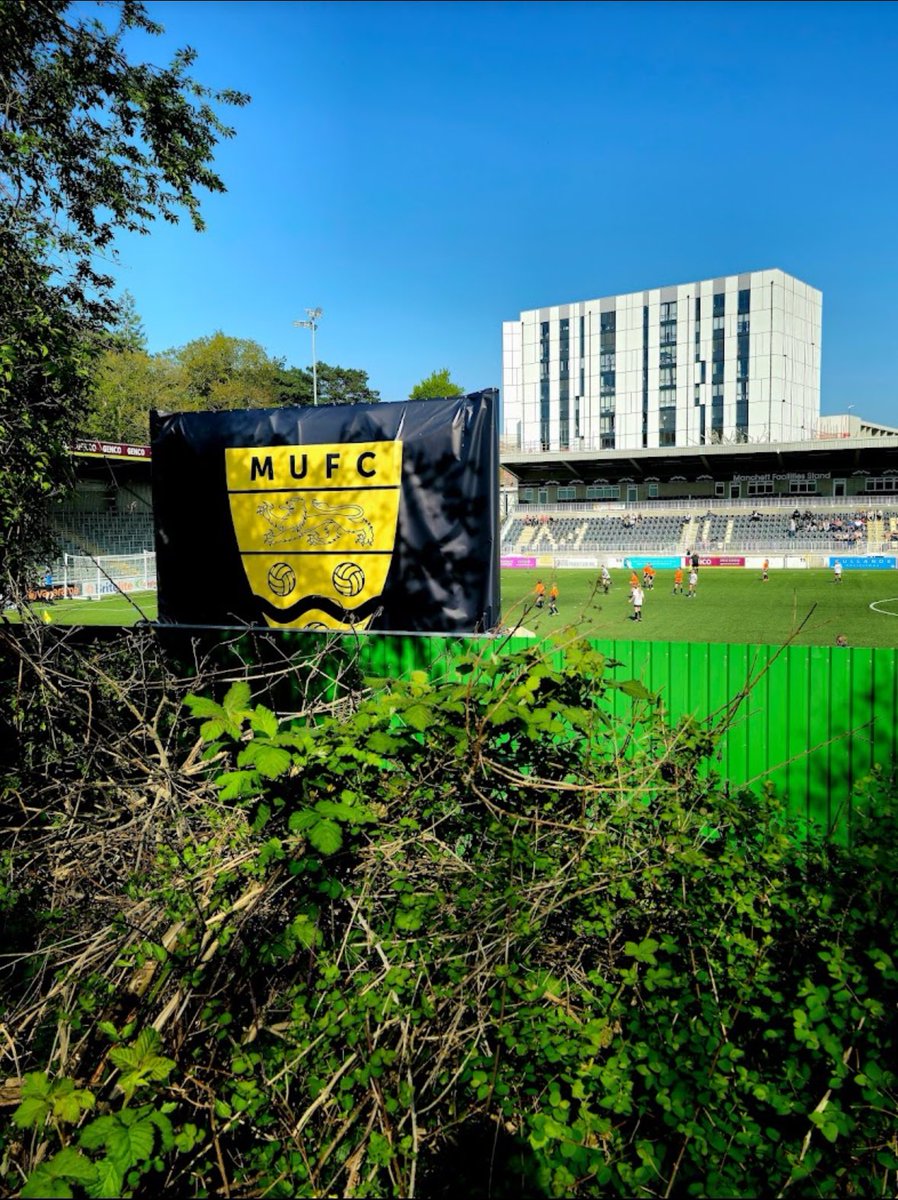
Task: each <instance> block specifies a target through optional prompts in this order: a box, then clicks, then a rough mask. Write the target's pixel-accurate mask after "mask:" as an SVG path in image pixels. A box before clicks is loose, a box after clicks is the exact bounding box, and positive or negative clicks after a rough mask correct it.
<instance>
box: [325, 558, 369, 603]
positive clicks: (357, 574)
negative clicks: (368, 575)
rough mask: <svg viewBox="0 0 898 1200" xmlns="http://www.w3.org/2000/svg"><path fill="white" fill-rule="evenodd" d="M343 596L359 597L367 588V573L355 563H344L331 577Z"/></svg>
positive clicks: (336, 568) (335, 569)
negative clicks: (363, 589)
mask: <svg viewBox="0 0 898 1200" xmlns="http://www.w3.org/2000/svg"><path fill="white" fill-rule="evenodd" d="M331 578H332V579H333V582H334V587H335V588H336V590H337V591H338V592H339V593H340V595H341V596H357V595H358V594H359V592H360V591H361V590H362V588H363V587H364V586H365V572H364V571H363V570H362V568H361V567H360V566H359V564H358V563H354V562H342V563H340V565H339V566H338V567H335V568H334V573H333V575H332V576H331Z"/></svg>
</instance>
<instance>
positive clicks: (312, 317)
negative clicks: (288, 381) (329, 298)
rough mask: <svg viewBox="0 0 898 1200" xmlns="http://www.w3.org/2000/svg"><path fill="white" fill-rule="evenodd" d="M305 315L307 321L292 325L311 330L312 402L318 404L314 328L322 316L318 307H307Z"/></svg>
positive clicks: (295, 322)
mask: <svg viewBox="0 0 898 1200" xmlns="http://www.w3.org/2000/svg"><path fill="white" fill-rule="evenodd" d="M306 315H307V317H308V318H309V319H308V321H294V322H293V324H294V325H298V326H299V327H300V328H301V329H311V331H312V403H313V404H314V405H316V406H317V404H318V360H317V359H316V357H315V330H316V329H317V328H318V318H319V317H320V316H322V310H321V309H320V308H307V309H306Z"/></svg>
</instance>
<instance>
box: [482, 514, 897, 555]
mask: <svg viewBox="0 0 898 1200" xmlns="http://www.w3.org/2000/svg"><path fill="white" fill-rule="evenodd" d="M676 507H677V508H682V504H681V503H677V504H676ZM518 511H519V514H520V510H518ZM896 547H898V514H896V513H895V512H893V511H892V509H890V508H884V507H877V506H865V507H864V508H863V509H859V508H842V507H840V508H837V509H836V508H833V507H832V505H831V504H814V503H813V502H812V503H811V504H809V505H803V506H802V508H801V509H797V508H795V509H788V508H784V507H782V506H779V507H775V508H771V509H766V508H763V507H761V506H755V507H753V508H752V509H751V511H750V512H749V511H748V510H747V508H746V507H745V506H744V505H743V506H740V507H737V506H735V505H729V506H728V505H722V506H721V507H720V508H719V509H717V510H716V511H711V510H708V509H705V510H704V511H702V510H694V511H691V512H683V511H679V512H677V513H675V514H669V515H665V514H663V513H659V512H658V511H657V509H655V510H652V511H649V512H645V511H640V510H639V506H637V505H634V506H628V508H627V509H626V511H623V512H618V513H616V514H615V515H613V516H611V515H607V516H595V515H591V514H588V513H579V514H577V516H576V517H574V516H567V515H564V512H563V508H561V507H560V506H556V507H554V508H553V509H552V510H551V511H549V510H545V511H541V512H540V513H539V514H538V515H537V514H526V515H524V516H521V515H516V516H514V517H513V518H512V519H511V520H509V521H508V522H507V523H506V526H505V528H504V530H503V535H502V541H501V552H502V553H503V554H534V553H541V554H552V553H566V552H568V551H570V550H576V551H584V552H591V553H596V552H599V553H605V554H634V553H636V554H644V553H653V554H661V553H668V554H669V553H671V552H678V553H685V552H686V551H687V550H690V549H693V548H694V549H697V550H699V551H700V552H703V553H720V552H723V553H725V554H739V553H755V554H758V553H780V554H802V553H811V554H833V553H839V552H842V553H846V554H848V553H851V554H879V553H884V552H886V551H894V550H895V548H896Z"/></svg>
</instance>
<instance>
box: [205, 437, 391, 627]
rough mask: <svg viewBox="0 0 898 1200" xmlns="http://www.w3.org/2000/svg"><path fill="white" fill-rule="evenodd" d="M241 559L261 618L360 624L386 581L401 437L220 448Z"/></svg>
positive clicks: (288, 623) (285, 623) (280, 623)
mask: <svg viewBox="0 0 898 1200" xmlns="http://www.w3.org/2000/svg"><path fill="white" fill-rule="evenodd" d="M225 462H226V468H227V483H228V498H229V500H230V505H231V519H232V520H233V522H234V532H235V534H236V535H237V545H238V548H239V550H240V557H241V559H242V561H243V569H244V571H245V572H246V577H247V579H248V580H249V584H250V587H251V588H252V590H253V594H254V595H255V596H256V598H257V600H258V601H259V607H260V609H261V611H262V613H263V615H264V616H265V620H266V621H267V622H268V624H269V625H272V626H274V627H276V628H292V629H349V628H355V629H364V628H365V627H366V626H367V625H368V623H369V621H370V620H371V618H372V617H373V616H374V614H375V612H376V611H377V609H378V607H379V604H378V602H379V599H380V596H381V593H382V592H383V589H384V585H385V583H386V581H387V574H388V572H389V570H390V561H391V558H392V555H393V547H394V545H395V542H396V526H397V522H398V519H399V495H400V489H401V484H402V442H344V443H336V444H318V445H310V446H308V445H307V446H257V447H253V448H241V449H230V450H225Z"/></svg>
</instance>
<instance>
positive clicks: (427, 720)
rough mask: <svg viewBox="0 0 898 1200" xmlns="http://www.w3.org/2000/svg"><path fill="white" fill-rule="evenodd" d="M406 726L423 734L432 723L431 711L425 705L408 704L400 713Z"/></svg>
mask: <svg viewBox="0 0 898 1200" xmlns="http://www.w3.org/2000/svg"><path fill="white" fill-rule="evenodd" d="M402 716H403V719H404V720H405V722H406V724H408V725H411V727H412V729H417V730H418V731H419V732H420V733H424V732H425V730H427V729H429V728H430V726H431V724H432V723H433V711H432V710H431V709H430V708H428V707H427V705H426V704H410V705H409V707H408V708H406V709H405V710H404V711H403V713H402Z"/></svg>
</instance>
